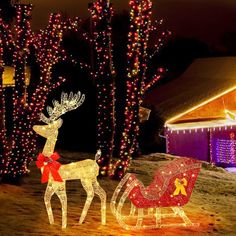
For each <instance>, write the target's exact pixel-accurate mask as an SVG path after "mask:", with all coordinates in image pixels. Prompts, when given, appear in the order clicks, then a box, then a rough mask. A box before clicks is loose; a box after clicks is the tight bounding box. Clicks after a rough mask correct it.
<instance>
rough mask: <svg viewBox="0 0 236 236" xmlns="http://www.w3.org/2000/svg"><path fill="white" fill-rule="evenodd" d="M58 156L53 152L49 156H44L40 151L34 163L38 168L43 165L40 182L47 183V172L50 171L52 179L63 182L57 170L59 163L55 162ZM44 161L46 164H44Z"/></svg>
mask: <svg viewBox="0 0 236 236" xmlns="http://www.w3.org/2000/svg"><path fill="white" fill-rule="evenodd" d="M59 158H60V156H59V154H58V153H56V152H55V153H53V154H52V155H51V156H50V157H46V156H44V155H43V154H42V153H40V154H39V155H38V158H37V161H36V165H37V167H38V168H39V169H40V168H42V167H43V173H42V178H41V183H47V182H48V179H49V173H51V175H52V178H53V180H54V181H58V182H63V180H62V178H61V176H60V174H59V173H58V170H59V169H60V167H61V164H60V163H59V162H57V161H56V160H58V159H59ZM45 163H46V164H45Z"/></svg>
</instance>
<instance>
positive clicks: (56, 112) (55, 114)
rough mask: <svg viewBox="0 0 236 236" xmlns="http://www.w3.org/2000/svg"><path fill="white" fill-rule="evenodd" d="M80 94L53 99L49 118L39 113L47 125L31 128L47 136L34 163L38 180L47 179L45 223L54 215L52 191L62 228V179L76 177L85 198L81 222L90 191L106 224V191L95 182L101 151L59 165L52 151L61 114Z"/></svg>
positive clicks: (64, 199) (77, 103)
mask: <svg viewBox="0 0 236 236" xmlns="http://www.w3.org/2000/svg"><path fill="white" fill-rule="evenodd" d="M84 98H85V97H84V95H81V93H80V92H78V93H77V94H75V95H74V94H73V93H70V95H69V96H68V95H67V94H65V93H63V94H62V96H61V103H59V102H58V101H54V102H53V104H54V107H53V108H52V107H48V109H47V110H48V114H49V118H47V117H46V116H44V115H41V118H42V120H43V121H44V122H46V123H47V125H35V126H33V129H34V131H35V132H36V133H38V134H39V135H41V136H42V137H45V138H46V139H47V141H46V144H45V146H44V148H43V152H42V154H39V156H38V160H37V162H36V164H37V166H38V168H40V169H41V172H42V180H41V182H42V183H45V182H48V184H47V188H46V191H45V195H44V202H45V206H46V210H47V213H48V219H49V223H50V224H53V223H54V217H53V212H52V207H51V198H52V196H53V194H56V195H57V196H58V198H59V199H60V202H61V205H62V228H66V226H67V195H66V185H65V182H66V180H75V179H80V180H81V183H82V186H83V188H84V190H85V191H86V193H87V199H86V202H85V205H84V208H83V211H82V214H81V217H80V220H79V223H80V224H82V223H83V221H84V219H85V217H86V215H87V211H88V209H89V207H90V205H91V202H92V200H93V197H94V194H97V195H98V196H99V197H100V199H101V216H102V217H101V219H102V224H103V225H105V224H106V192H105V191H104V190H103V189H102V188H101V186H100V185H99V183H98V181H97V176H98V174H99V166H98V164H97V161H98V160H99V158H100V157H101V151H100V150H98V152H97V153H96V155H95V160H89V159H88V160H83V161H79V162H75V163H70V164H67V165H61V164H60V163H58V162H57V160H58V158H59V155H58V154H57V153H54V149H55V145H56V141H57V136H58V129H59V128H60V127H61V125H62V119H61V118H60V116H61V115H63V114H65V113H66V112H68V111H71V110H74V109H76V108H78V107H79V106H81V105H82V103H83V102H84Z"/></svg>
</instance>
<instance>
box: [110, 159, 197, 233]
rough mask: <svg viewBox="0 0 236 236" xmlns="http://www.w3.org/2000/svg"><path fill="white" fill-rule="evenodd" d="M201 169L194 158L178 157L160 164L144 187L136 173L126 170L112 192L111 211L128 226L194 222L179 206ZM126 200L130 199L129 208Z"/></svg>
mask: <svg viewBox="0 0 236 236" xmlns="http://www.w3.org/2000/svg"><path fill="white" fill-rule="evenodd" d="M200 169H201V162H199V161H197V160H194V159H188V158H177V159H175V160H174V161H171V162H170V163H168V164H166V165H165V166H163V167H162V168H160V169H159V170H158V171H157V172H156V174H155V176H154V180H153V181H152V183H151V184H150V185H149V186H148V187H146V188H145V187H144V185H143V184H142V182H140V181H139V180H138V179H137V178H136V176H135V175H133V174H127V175H126V176H125V177H124V178H123V179H122V180H121V182H120V183H119V185H118V186H117V188H116V190H115V192H114V194H113V196H112V200H111V210H112V213H113V214H114V216H115V217H116V219H117V221H118V223H119V224H120V226H121V227H123V228H125V229H129V230H140V229H154V228H161V227H171V226H175V227H178V226H197V225H198V224H195V223H192V222H191V220H190V219H189V218H188V217H187V215H186V214H185V212H184V210H183V209H182V206H184V205H185V204H187V203H188V201H189V199H190V196H191V194H192V191H193V188H194V185H195V182H196V179H197V176H198V173H199V171H200ZM123 187H125V190H124V192H123V193H122V188H123ZM119 193H120V194H121V197H120V198H119ZM118 198H119V202H117V200H118ZM127 201H129V202H131V204H128V206H130V208H129V209H128V211H127V203H126V202H127ZM163 212H164V213H163ZM164 218H165V220H163V219H164ZM177 218H179V219H177ZM163 221H166V222H163Z"/></svg>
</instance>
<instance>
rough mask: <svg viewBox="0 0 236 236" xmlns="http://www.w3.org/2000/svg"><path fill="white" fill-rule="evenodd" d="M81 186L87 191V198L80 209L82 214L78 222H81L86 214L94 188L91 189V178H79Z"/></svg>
mask: <svg viewBox="0 0 236 236" xmlns="http://www.w3.org/2000/svg"><path fill="white" fill-rule="evenodd" d="M81 183H82V186H83V188H84V190H85V191H86V193H87V199H86V202H85V204H84V208H83V211H82V214H81V216H80V220H79V224H82V223H83V221H84V219H85V217H86V215H87V211H88V209H89V207H90V205H91V202H92V200H93V198H94V190H93V185H92V180H91V179H86V180H81Z"/></svg>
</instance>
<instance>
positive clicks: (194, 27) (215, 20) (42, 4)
mask: <svg viewBox="0 0 236 236" xmlns="http://www.w3.org/2000/svg"><path fill="white" fill-rule="evenodd" d="M24 1H25V2H31V3H33V4H34V6H35V7H34V11H33V21H32V26H33V29H38V28H40V27H44V26H45V25H46V23H47V19H48V15H49V13H50V12H57V11H62V12H66V13H67V14H68V15H70V16H79V17H81V18H82V17H87V16H88V11H87V4H88V3H89V2H91V1H89V0H30V1H29V0H24ZM22 2H23V1H22ZM112 2H113V5H114V8H115V10H116V12H120V11H122V10H123V9H128V0H112ZM153 3H154V15H155V18H163V19H164V20H165V22H164V25H165V26H166V28H168V29H169V30H171V31H172V32H173V34H174V35H178V36H183V37H190V38H197V39H200V40H202V41H204V42H206V43H208V44H209V45H210V46H217V47H219V46H220V37H221V36H222V35H223V34H224V33H227V32H236V1H235V0H153Z"/></svg>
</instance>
